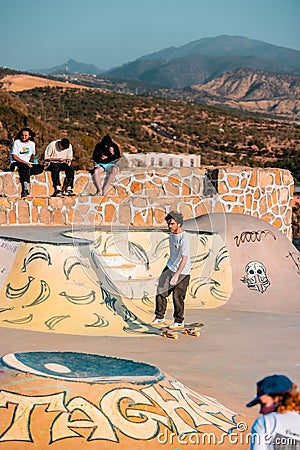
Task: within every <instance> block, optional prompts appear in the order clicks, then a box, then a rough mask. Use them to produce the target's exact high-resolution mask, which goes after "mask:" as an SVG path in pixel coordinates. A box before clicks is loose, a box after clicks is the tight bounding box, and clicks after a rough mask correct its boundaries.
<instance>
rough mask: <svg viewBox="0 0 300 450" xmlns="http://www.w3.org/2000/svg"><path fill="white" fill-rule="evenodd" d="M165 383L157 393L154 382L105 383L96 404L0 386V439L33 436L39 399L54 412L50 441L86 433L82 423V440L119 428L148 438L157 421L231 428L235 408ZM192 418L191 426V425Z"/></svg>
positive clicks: (177, 427) (113, 435) (178, 427)
mask: <svg viewBox="0 0 300 450" xmlns="http://www.w3.org/2000/svg"><path fill="white" fill-rule="evenodd" d="M170 386H171V387H167V386H163V385H162V386H159V390H160V392H161V393H164V394H163V396H162V395H161V393H160V392H159V390H158V389H156V387H155V386H150V387H146V388H144V389H140V390H138V389H131V388H115V389H111V390H110V391H108V392H106V393H105V394H104V395H103V396H102V398H101V399H99V400H98V401H97V402H96V404H97V405H99V407H98V406H96V404H94V403H91V402H90V401H89V400H87V399H85V398H83V397H74V398H72V399H70V400H69V401H66V395H67V393H66V392H60V393H57V394H52V395H45V396H36V397H35V396H26V395H22V394H17V393H14V392H8V391H0V443H1V442H5V441H27V442H34V435H33V434H32V429H34V428H35V429H36V427H34V426H33V423H32V421H33V420H38V419H37V417H38V416H37V415H36V414H32V412H33V410H34V408H35V407H37V406H41V405H43V406H45V407H46V408H45V409H44V413H47V412H52V413H53V412H57V415H56V417H55V418H54V419H53V421H52V423H51V425H50V427H49V430H48V431H47V433H46V434H48V438H49V440H48V441H50V443H52V442H55V441H58V440H61V439H68V438H74V437H76V436H86V431H85V430H87V429H90V433H89V435H88V437H87V438H86V439H87V440H88V441H92V440H107V441H112V442H119V437H120V435H119V433H122V434H123V435H126V436H128V437H129V438H132V439H141V440H150V439H153V438H155V437H156V436H157V435H158V433H159V431H160V427H161V425H163V426H164V427H166V428H168V429H169V430H173V431H176V433H177V435H182V434H188V433H199V432H200V430H199V429H198V427H201V425H207V424H210V425H214V426H216V427H217V428H218V429H220V430H222V431H225V432H227V433H228V432H230V431H231V430H233V429H235V428H236V424H235V421H234V417H235V415H236V414H235V413H234V412H233V411H230V410H229V409H227V408H225V407H224V406H222V405H221V404H220V403H218V402H217V401H216V400H214V399H211V398H209V397H205V396H202V395H198V394H196V393H195V392H193V391H191V390H190V389H187V388H185V387H184V386H183V385H182V384H181V383H178V382H177V381H175V380H174V381H170ZM11 404H13V405H15V408H14V410H13V411H12V412H11V419H10V423H9V424H8V425H7V426H6V429H5V430H2V431H1V423H3V420H2V418H1V414H2V413H1V411H4V410H3V409H2V408H7V409H8V408H9V406H10V405H11ZM180 410H181V411H182V410H184V411H185V413H186V416H187V417H190V418H191V419H192V420H188V422H189V423H187V421H186V420H185V419H184V416H182V414H181V413H180ZM80 414H82V417H80ZM192 423H193V424H194V426H191V424H192ZM34 425H36V424H34ZM74 429H76V430H74ZM1 433H2V434H1Z"/></svg>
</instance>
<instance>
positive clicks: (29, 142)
mask: <svg viewBox="0 0 300 450" xmlns="http://www.w3.org/2000/svg"><path fill="white" fill-rule="evenodd" d="M34 136H35V134H34V132H33V131H32V130H31V129H30V128H27V127H25V128H22V129H21V130H20V131H19V133H18V134H17V137H16V139H15V141H14V142H13V145H12V147H11V149H10V170H11V171H12V172H13V171H14V170H15V168H16V167H17V168H18V172H19V177H20V183H21V186H22V192H21V196H22V197H27V196H28V195H29V185H30V175H38V174H40V173H42V172H43V170H44V166H43V165H41V164H38V163H37V162H36V163H34V164H33V163H32V162H31V161H30V160H31V157H32V156H34V155H35V142H34Z"/></svg>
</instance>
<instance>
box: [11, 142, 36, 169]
mask: <svg viewBox="0 0 300 450" xmlns="http://www.w3.org/2000/svg"><path fill="white" fill-rule="evenodd" d="M12 155H16V156H18V157H19V158H20V159H22V161H24V162H29V161H30V158H31V156H32V155H35V143H34V142H33V141H28V142H22V141H21V139H16V140H15V141H14V143H13V145H12V147H11V149H10V154H9V157H10V163H11V164H12V163H13V162H15V160H14V158H13V157H12Z"/></svg>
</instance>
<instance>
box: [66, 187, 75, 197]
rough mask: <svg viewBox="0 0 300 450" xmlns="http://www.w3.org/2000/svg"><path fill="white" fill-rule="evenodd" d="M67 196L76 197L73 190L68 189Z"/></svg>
mask: <svg viewBox="0 0 300 450" xmlns="http://www.w3.org/2000/svg"><path fill="white" fill-rule="evenodd" d="M66 195H70V196H71V195H75V194H74V192H73V189H71V188H68V189H67V190H66Z"/></svg>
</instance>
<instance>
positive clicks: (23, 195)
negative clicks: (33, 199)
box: [21, 189, 29, 197]
mask: <svg viewBox="0 0 300 450" xmlns="http://www.w3.org/2000/svg"><path fill="white" fill-rule="evenodd" d="M28 195H29V192H28V191H27V189H24V191H22V193H21V197H27V196H28Z"/></svg>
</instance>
